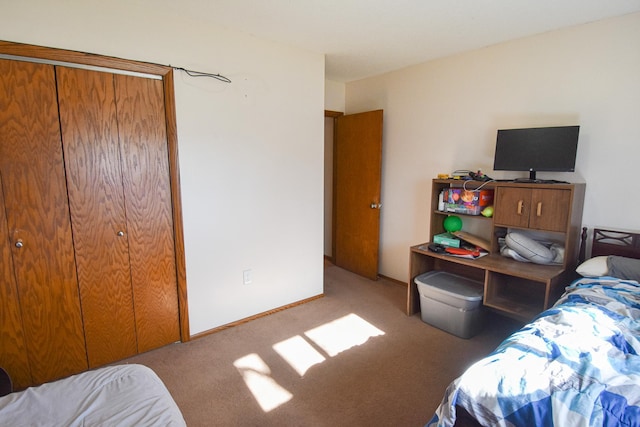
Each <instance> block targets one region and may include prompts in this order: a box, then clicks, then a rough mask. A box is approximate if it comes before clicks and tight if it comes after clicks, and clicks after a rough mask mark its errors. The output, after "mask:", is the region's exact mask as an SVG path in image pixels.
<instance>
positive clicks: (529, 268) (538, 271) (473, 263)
mask: <svg viewBox="0 0 640 427" xmlns="http://www.w3.org/2000/svg"><path fill="white" fill-rule="evenodd" d="M426 244H427V243H423V244H421V245H416V246H412V247H411V251H412V252H416V253H421V254H425V255H428V256H430V257H433V258H438V259H442V260H445V261H449V262H452V263H457V264H463V265H467V266H469V267H473V268H478V269H481V270H487V271H493V272H498V273H504V274H508V275H511V276H516V277H521V278H523V279H530V280H538V281H548V280H551V279H553V278H555V277H557V276H559V275H561V274H562V273H563V272H564V268H562V266H560V265H541V264H533V263H528V262H520V261H516V260H514V259H511V258H506V257H503V256H502V255H500V254H489V255H486V256H483V257H482V258H476V259H468V258H460V257H456V256H453V255H445V254H437V253H435V252H431V251H429V250H424V249H420V247H421V246H424V245H426Z"/></svg>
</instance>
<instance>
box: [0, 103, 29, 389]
mask: <svg viewBox="0 0 640 427" xmlns="http://www.w3.org/2000/svg"><path fill="white" fill-rule="evenodd" d="M0 108H1V107H0ZM0 266H2V268H0V301H1V304H2V306H1V308H0V366H2V367H3V368H4V369H5V370H6V371H7V372H11V379H12V381H13V384H14V387H16V388H23V387H26V386H28V385H29V384H31V371H30V370H29V360H28V357H27V348H26V344H25V341H24V332H23V330H22V317H21V316H20V299H19V298H18V288H17V287H16V280H15V275H14V272H13V260H12V255H11V243H10V242H9V229H8V228H7V217H6V216H5V213H4V197H3V194H2V174H1V173H0Z"/></svg>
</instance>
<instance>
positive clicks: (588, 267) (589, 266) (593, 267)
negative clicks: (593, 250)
mask: <svg viewBox="0 0 640 427" xmlns="http://www.w3.org/2000/svg"><path fill="white" fill-rule="evenodd" d="M607 258H608V257H607V256H597V257H593V258H590V259H588V260H586V261H585V262H583V263H582V264H580V265H579V266H578V268H576V273H578V274H579V275H581V276H582V277H600V276H608V275H609V267H607Z"/></svg>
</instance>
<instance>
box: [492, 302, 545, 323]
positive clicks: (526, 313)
mask: <svg viewBox="0 0 640 427" xmlns="http://www.w3.org/2000/svg"><path fill="white" fill-rule="evenodd" d="M484 305H486V306H487V307H491V308H495V309H496V310H499V311H500V312H502V313H504V314H506V315H508V316H509V317H512V318H515V319H518V320H523V321H525V322H526V321H529V320H531V318H533V317H534V316H535V315H536V314H538V313H540V311H541V309H542V307H540V306H538V305H536V304H527V303H523V302H517V301H514V300H512V299H510V298H505V297H494V298H492V299H491V300H486V301H484Z"/></svg>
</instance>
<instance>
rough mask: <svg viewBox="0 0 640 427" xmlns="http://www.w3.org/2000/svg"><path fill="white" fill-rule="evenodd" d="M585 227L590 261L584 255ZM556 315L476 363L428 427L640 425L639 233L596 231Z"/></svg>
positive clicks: (540, 317)
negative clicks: (590, 247)
mask: <svg viewBox="0 0 640 427" xmlns="http://www.w3.org/2000/svg"><path fill="white" fill-rule="evenodd" d="M585 243H586V230H584V231H583V245H582V248H583V249H581V254H582V255H581V256H583V254H584V252H585V249H584V248H585V247H586V245H585ZM591 246H592V249H591V254H592V256H591V258H590V259H589V260H584V259H581V260H580V261H581V263H580V265H579V266H578V268H577V270H576V271H577V273H578V274H579V276H578V278H577V279H576V280H575V281H574V282H573V283H571V284H570V285H569V286H568V287H567V288H566V292H565V293H564V294H563V295H562V297H561V298H560V299H559V300H558V301H557V302H556V304H555V305H554V306H553V307H551V308H550V309H548V310H546V311H544V312H542V313H541V314H539V315H538V316H537V317H536V318H535V319H533V320H532V321H531V322H530V323H528V324H527V325H525V326H524V327H523V328H522V329H520V330H519V331H517V332H515V333H514V334H512V335H511V336H509V337H508V338H507V339H506V340H505V341H504V342H503V343H502V344H500V345H499V346H498V347H497V348H496V350H494V351H493V352H492V353H491V354H490V355H488V356H487V357H485V358H483V359H482V360H480V361H478V362H476V363H474V364H473V365H472V366H470V367H469V368H468V369H467V370H466V371H465V372H464V373H463V374H462V375H461V376H460V377H458V378H457V379H455V380H454V381H453V382H452V383H451V384H450V385H449V387H448V388H447V390H446V391H445V395H444V397H443V400H442V402H441V404H440V405H439V406H438V408H437V409H436V411H435V414H434V415H433V417H432V418H431V420H430V421H429V422H428V423H427V426H428V427H435V426H438V427H441V426H453V425H456V426H478V425H482V426H551V425H558V426H614V425H615V426H639V425H640V285H639V284H638V281H640V260H639V259H637V258H640V234H636V233H628V232H618V231H612V230H603V229H594V230H593V240H592V245H591Z"/></svg>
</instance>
